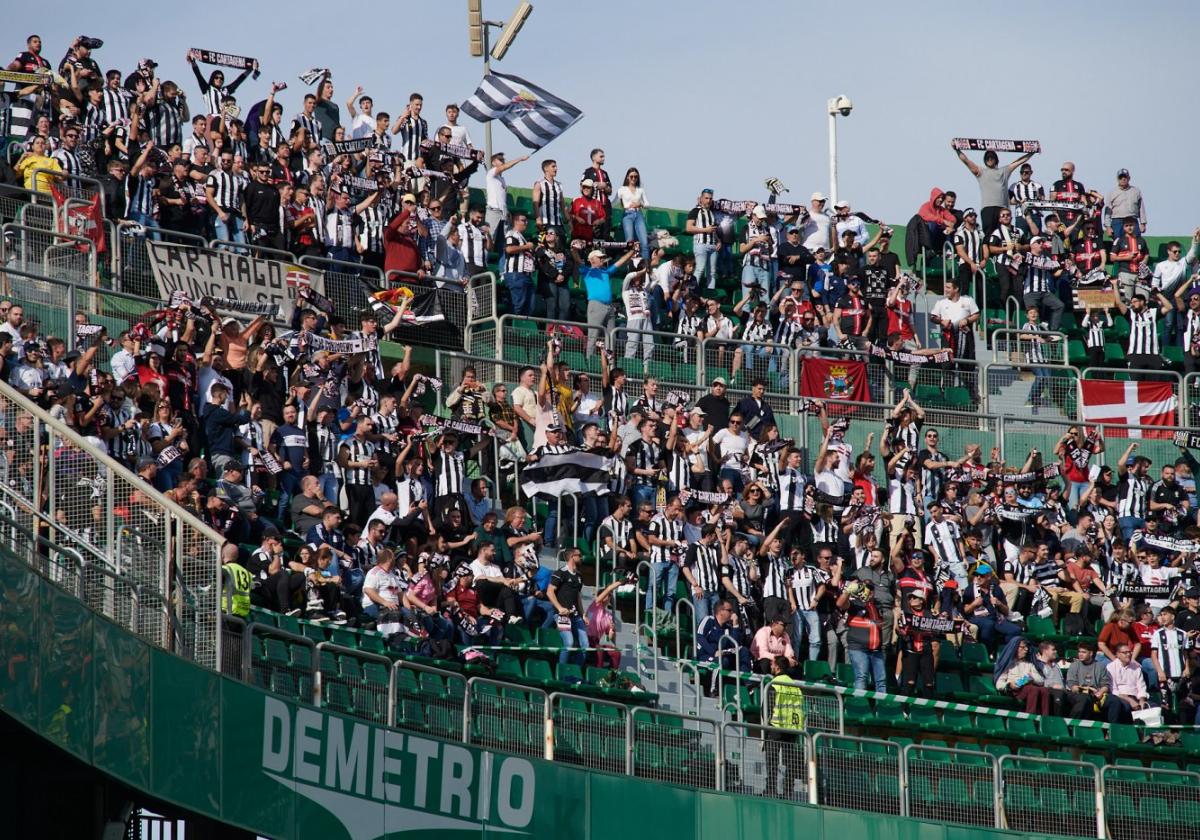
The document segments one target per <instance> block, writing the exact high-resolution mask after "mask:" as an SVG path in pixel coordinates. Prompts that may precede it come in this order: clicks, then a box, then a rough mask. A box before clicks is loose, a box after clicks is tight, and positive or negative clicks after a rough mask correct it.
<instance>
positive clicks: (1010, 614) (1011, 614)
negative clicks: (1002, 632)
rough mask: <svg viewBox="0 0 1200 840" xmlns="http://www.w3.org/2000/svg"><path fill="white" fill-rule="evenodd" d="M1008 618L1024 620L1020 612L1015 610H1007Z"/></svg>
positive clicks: (1010, 619)
mask: <svg viewBox="0 0 1200 840" xmlns="http://www.w3.org/2000/svg"><path fill="white" fill-rule="evenodd" d="M1008 620H1009V621H1024V620H1025V616H1023V615H1021V614H1020V613H1019V612H1017V611H1016V610H1009V612H1008Z"/></svg>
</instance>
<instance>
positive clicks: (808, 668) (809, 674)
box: [803, 659, 833, 682]
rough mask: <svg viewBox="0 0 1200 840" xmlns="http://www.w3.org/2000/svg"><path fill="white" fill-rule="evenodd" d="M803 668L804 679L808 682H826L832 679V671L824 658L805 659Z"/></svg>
mask: <svg viewBox="0 0 1200 840" xmlns="http://www.w3.org/2000/svg"><path fill="white" fill-rule="evenodd" d="M803 668H804V679H805V680H807V681H808V682H828V681H829V680H832V679H833V671H832V669H830V667H829V663H828V662H826V661H825V660H824V659H806V660H805V661H804V666H803Z"/></svg>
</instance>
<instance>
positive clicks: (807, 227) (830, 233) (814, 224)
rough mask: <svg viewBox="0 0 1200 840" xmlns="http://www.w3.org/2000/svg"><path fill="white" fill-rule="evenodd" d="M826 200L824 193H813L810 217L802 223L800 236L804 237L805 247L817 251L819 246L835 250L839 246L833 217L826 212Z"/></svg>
mask: <svg viewBox="0 0 1200 840" xmlns="http://www.w3.org/2000/svg"><path fill="white" fill-rule="evenodd" d="M826 201H827V199H826V198H825V194H824V193H820V192H815V193H813V194H812V197H811V205H810V206H811V207H812V209H811V210H810V211H809V213H808V219H807V220H806V221H805V222H804V224H802V225H800V236H802V237H803V238H804V247H805V248H807V249H808V250H810V251H816V249H817V248H826V249H829V250H833V249H834V248H835V247H836V246H837V242H836V241H835V240H834V233H835V231H834V228H833V219H831V218H829V214H828V213H826V212H825V202H826Z"/></svg>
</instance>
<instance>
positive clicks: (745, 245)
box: [739, 204, 779, 298]
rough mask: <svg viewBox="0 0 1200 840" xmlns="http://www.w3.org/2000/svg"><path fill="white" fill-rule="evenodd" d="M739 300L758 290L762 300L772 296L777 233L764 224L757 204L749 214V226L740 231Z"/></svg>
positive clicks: (759, 206)
mask: <svg viewBox="0 0 1200 840" xmlns="http://www.w3.org/2000/svg"><path fill="white" fill-rule="evenodd" d="M739 248H740V251H741V254H742V297H749V296H750V293H751V292H752V291H753V290H754V289H755V288H756V287H757V288H759V289H761V291H762V295H763V297H764V298H769V297H770V296H771V293H772V292H771V280H772V277H771V260H773V259H775V255H776V253H778V248H779V233H778V232H777V231H776V230H775V228H773V227H771V226H770V225H768V224H767V211H766V208H764V207H763V206H762V205H761V204H756V205H755V206H754V209H753V210H751V211H750V223H749V224H747V225H746V229H745V230H743V231H742V241H741V244H740V246H739Z"/></svg>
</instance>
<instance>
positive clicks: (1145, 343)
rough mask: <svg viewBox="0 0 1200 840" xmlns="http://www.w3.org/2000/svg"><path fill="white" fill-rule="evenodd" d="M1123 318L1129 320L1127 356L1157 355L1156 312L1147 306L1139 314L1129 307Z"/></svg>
mask: <svg viewBox="0 0 1200 840" xmlns="http://www.w3.org/2000/svg"><path fill="white" fill-rule="evenodd" d="M1125 317H1126V318H1128V319H1129V345H1128V346H1127V348H1126V350H1127V352H1128V353H1129V355H1130V356H1139V355H1141V356H1157V355H1159V348H1158V310H1157V309H1155V308H1154V307H1151V306H1149V305H1147V306H1145V307H1144V308H1143V309H1142V311H1141V312H1134V311H1133V308H1132V307H1131V308H1130V309H1128V310H1127V311H1126V313H1125Z"/></svg>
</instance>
